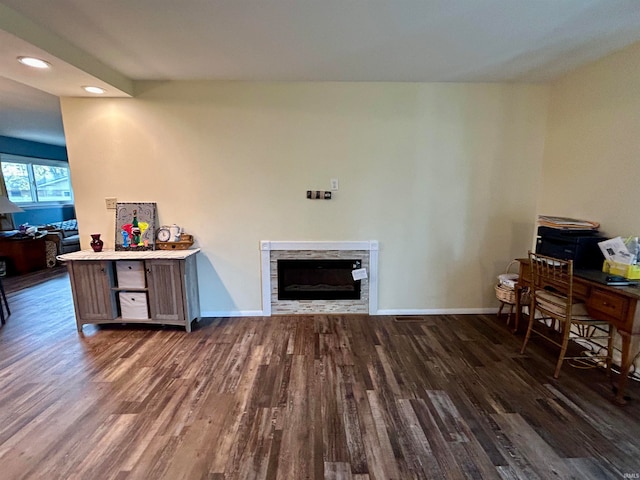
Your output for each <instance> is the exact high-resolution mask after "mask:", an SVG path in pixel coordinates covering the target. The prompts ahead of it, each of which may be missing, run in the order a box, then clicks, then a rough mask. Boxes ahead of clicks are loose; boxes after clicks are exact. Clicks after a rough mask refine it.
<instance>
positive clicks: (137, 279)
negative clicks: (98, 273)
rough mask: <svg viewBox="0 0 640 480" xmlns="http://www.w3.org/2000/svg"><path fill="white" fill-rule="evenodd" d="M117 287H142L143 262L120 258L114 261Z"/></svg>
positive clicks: (143, 280) (143, 279) (144, 283)
mask: <svg viewBox="0 0 640 480" xmlns="http://www.w3.org/2000/svg"><path fill="white" fill-rule="evenodd" d="M116 275H117V277H118V287H119V288H144V287H145V286H146V282H145V278H144V262H142V261H129V260H124V261H123V260H120V261H118V262H116Z"/></svg>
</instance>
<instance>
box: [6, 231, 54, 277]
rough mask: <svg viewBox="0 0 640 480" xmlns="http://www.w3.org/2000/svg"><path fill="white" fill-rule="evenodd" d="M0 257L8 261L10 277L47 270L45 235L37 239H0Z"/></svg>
mask: <svg viewBox="0 0 640 480" xmlns="http://www.w3.org/2000/svg"><path fill="white" fill-rule="evenodd" d="M0 257H4V258H5V259H6V262H7V274H8V275H23V274H25V273H29V272H34V271H36V270H42V269H43V268H47V249H46V246H45V235H41V236H36V237H35V238H34V237H29V238H15V237H0Z"/></svg>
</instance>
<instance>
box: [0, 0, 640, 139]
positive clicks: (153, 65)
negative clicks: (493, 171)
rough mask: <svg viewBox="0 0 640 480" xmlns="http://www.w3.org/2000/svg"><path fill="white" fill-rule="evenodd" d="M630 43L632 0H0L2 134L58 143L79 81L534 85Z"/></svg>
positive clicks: (123, 92) (121, 87) (639, 11)
mask: <svg viewBox="0 0 640 480" xmlns="http://www.w3.org/2000/svg"><path fill="white" fill-rule="evenodd" d="M637 41H640V0H181V1H177V0H101V1H98V0H28V1H24V0H2V1H0V75H1V76H0V108H1V110H0V135H6V136H12V137H17V138H25V139H29V140H36V141H45V142H48V143H54V144H64V136H63V132H62V122H61V121H60V111H59V106H58V102H57V97H58V96H85V95H86V94H84V92H83V91H82V90H81V89H80V87H81V86H82V85H86V84H88V83H92V84H97V85H101V86H103V87H105V88H106V89H107V91H108V95H111V96H129V95H131V94H132V93H133V87H134V83H135V80H189V79H197V80H203V79H220V80H221V79H224V80H248V81H398V82H498V81H510V82H544V81H548V80H551V79H553V78H555V77H557V76H558V75H561V74H562V73H564V72H567V71H569V70H571V69H574V68H576V67H578V66H580V65H582V64H584V63H587V62H590V61H592V60H595V59H597V58H600V57H602V56H605V55H607V54H609V53H611V52H613V51H616V50H619V49H621V48H624V47H625V46H627V45H629V44H631V43H634V42H637ZM28 54H35V55H39V56H41V57H43V58H44V59H46V60H48V61H50V62H51V63H52V65H53V68H52V69H51V71H49V72H45V73H43V72H37V73H34V72H32V71H27V70H26V68H25V67H24V66H22V65H20V64H18V63H17V62H16V61H15V58H16V57H17V56H19V55H28ZM43 92H46V93H43ZM40 112H41V113H40Z"/></svg>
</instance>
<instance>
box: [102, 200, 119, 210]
mask: <svg viewBox="0 0 640 480" xmlns="http://www.w3.org/2000/svg"><path fill="white" fill-rule="evenodd" d="M104 201H105V203H106V204H107V210H115V209H116V204H117V203H118V199H117V198H116V197H107V198H105V199H104Z"/></svg>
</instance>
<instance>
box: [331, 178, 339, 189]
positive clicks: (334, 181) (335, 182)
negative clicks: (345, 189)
mask: <svg viewBox="0 0 640 480" xmlns="http://www.w3.org/2000/svg"><path fill="white" fill-rule="evenodd" d="M331 190H334V191H335V190H338V179H337V178H332V179H331Z"/></svg>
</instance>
